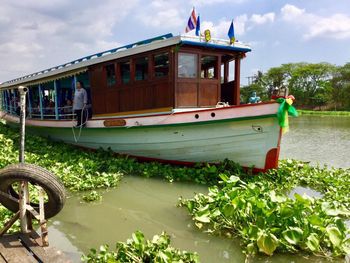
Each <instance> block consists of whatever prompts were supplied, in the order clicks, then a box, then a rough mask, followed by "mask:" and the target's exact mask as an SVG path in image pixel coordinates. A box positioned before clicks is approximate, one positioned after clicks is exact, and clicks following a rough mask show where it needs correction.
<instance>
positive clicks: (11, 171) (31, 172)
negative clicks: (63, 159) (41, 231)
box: [0, 163, 66, 218]
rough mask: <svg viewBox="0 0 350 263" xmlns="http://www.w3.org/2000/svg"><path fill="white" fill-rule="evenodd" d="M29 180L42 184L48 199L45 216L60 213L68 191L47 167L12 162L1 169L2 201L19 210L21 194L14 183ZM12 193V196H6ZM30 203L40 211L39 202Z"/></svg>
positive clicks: (0, 196) (0, 198) (48, 216)
mask: <svg viewBox="0 0 350 263" xmlns="http://www.w3.org/2000/svg"><path fill="white" fill-rule="evenodd" d="M21 181H27V182H29V183H31V184H33V185H39V186H41V187H42V188H43V189H44V191H45V193H46V195H47V198H48V200H47V201H46V202H45V205H44V208H45V217H46V218H51V217H53V216H55V215H56V214H58V213H59V212H60V211H61V210H62V208H63V205H64V203H65V199H66V193H65V189H64V186H63V185H62V184H61V182H60V181H59V180H58V178H57V177H56V176H55V175H53V174H52V173H51V172H49V171H47V170H46V169H44V168H42V167H39V166H36V165H33V164H27V163H19V164H12V165H9V166H7V167H5V168H4V169H1V170H0V191H1V192H3V193H5V194H4V195H1V194H0V202H1V204H2V205H3V206H5V207H6V208H7V209H9V210H11V211H12V212H17V211H18V210H19V203H18V199H19V195H18V192H17V191H16V190H15V189H17V187H16V186H14V185H13V184H15V183H20V182H21ZM6 195H10V196H11V198H8V197H6ZM30 205H31V206H32V207H33V208H34V209H35V210H36V211H39V204H38V203H34V202H31V203H30Z"/></svg>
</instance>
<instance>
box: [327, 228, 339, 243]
mask: <svg viewBox="0 0 350 263" xmlns="http://www.w3.org/2000/svg"><path fill="white" fill-rule="evenodd" d="M326 232H327V234H328V237H329V240H330V241H331V242H332V244H333V246H335V247H339V246H340V244H341V242H342V239H343V238H342V234H341V233H340V231H339V229H338V228H337V227H335V226H328V227H327V228H326Z"/></svg>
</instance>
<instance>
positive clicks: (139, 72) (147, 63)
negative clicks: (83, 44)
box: [89, 49, 174, 115]
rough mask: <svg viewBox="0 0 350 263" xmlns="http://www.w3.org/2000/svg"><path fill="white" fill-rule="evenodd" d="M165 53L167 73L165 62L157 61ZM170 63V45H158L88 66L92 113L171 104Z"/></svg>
mask: <svg viewBox="0 0 350 263" xmlns="http://www.w3.org/2000/svg"><path fill="white" fill-rule="evenodd" d="M164 54H167V55H168V60H169V61H168V64H167V65H168V70H167V71H168V72H167V74H166V75H164V74H165V72H166V68H165V67H164V65H163V66H162V65H159V63H160V62H159V61H161V59H162V58H164V57H166V55H164ZM140 61H141V62H140ZM161 62H162V61H161ZM142 63H143V64H142ZM172 65H173V56H172V55H171V52H170V49H161V50H156V51H152V52H147V53H143V54H138V55H137V56H133V57H126V58H122V59H118V60H114V61H109V62H106V63H101V64H97V65H94V66H91V67H90V68H89V74H90V80H91V92H92V107H93V112H94V114H95V115H96V114H113V113H120V112H130V111H142V110H150V109H159V108H164V107H171V108H172V107H174V78H173V66H172ZM162 70H163V71H164V72H162ZM113 76H114V77H113Z"/></svg>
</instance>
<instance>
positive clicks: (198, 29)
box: [196, 15, 201, 36]
mask: <svg viewBox="0 0 350 263" xmlns="http://www.w3.org/2000/svg"><path fill="white" fill-rule="evenodd" d="M200 31H201V20H200V17H199V15H198V17H197V25H196V36H199V34H200Z"/></svg>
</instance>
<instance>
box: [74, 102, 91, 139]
mask: <svg viewBox="0 0 350 263" xmlns="http://www.w3.org/2000/svg"><path fill="white" fill-rule="evenodd" d="M84 111H86V112H85V113H86V118H85V121H84V123H83V118H84V113H83V112H84ZM87 114H89V112H88V109H87V108H86V106H85V105H84V107H83V108H82V109H81V115H80V123H81V124H80V126H79V133H78V137H77V136H76V135H75V130H74V128H75V126H74V114H73V117H72V132H73V137H74V141H75V142H76V143H77V142H78V141H79V139H80V136H81V130H82V128H83V126H84V125H85V124H86V123H87V119H88V118H87V117H88V115H87Z"/></svg>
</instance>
